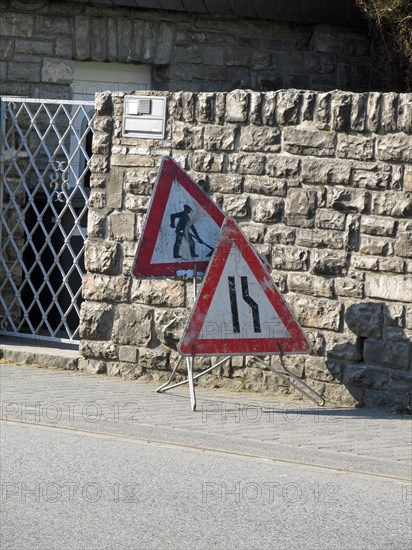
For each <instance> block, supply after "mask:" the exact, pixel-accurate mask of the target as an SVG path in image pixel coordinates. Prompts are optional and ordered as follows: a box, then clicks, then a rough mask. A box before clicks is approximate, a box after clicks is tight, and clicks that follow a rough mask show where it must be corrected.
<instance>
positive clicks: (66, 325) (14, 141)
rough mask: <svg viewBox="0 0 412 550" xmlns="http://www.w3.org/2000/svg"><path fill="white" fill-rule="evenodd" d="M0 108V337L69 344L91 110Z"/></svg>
mask: <svg viewBox="0 0 412 550" xmlns="http://www.w3.org/2000/svg"><path fill="white" fill-rule="evenodd" d="M0 108H1V114H0V116H1V138H2V144H1V146H0V150H1V158H0V161H1V162H0V164H1V166H0V178H1V179H0V212H1V214H2V215H1V220H0V251H1V254H0V275H2V277H0V334H5V335H12V336H19V337H26V338H27V337H30V338H37V339H41V340H51V341H59V342H76V341H78V339H79V316H80V301H81V280H82V276H83V274H84V267H83V252H84V241H85V238H86V231H85V227H86V226H85V222H86V220H87V208H88V193H87V189H86V187H85V185H84V180H85V176H86V174H87V173H88V172H89V166H90V157H91V155H90V151H88V150H86V137H87V135H88V133H89V132H93V118H94V102H93V101H69V100H48V99H23V98H18V97H3V98H0ZM79 119H82V120H84V121H86V124H79ZM76 239H77V241H76ZM79 239H80V240H79ZM2 279H3V280H2Z"/></svg>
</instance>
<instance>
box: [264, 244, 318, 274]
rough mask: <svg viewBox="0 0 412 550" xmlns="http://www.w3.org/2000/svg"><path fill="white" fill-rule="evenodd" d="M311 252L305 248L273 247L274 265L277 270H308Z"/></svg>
mask: <svg viewBox="0 0 412 550" xmlns="http://www.w3.org/2000/svg"><path fill="white" fill-rule="evenodd" d="M308 262H309V251H308V250H307V249H305V248H297V247H296V246H294V247H289V246H281V245H277V246H273V248H272V265H273V267H274V268H275V269H283V270H290V271H304V270H306V269H307V268H308Z"/></svg>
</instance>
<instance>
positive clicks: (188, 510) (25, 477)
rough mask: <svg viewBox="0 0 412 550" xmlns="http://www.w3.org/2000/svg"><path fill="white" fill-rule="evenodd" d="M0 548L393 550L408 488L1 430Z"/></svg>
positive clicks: (76, 436) (117, 442)
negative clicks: (0, 511) (0, 494)
mask: <svg viewBox="0 0 412 550" xmlns="http://www.w3.org/2000/svg"><path fill="white" fill-rule="evenodd" d="M1 482H2V487H1V488H2V497H1V507H2V521H1V549H2V550H11V549H13V550H25V549H30V550H33V549H35V550H40V549H47V550H50V549H58V550H80V549H82V550H92V549H93V550H97V549H98V550H103V549H105V550H106V549H116V550H118V549H120V550H123V549H134V550H137V549H142V550H149V549H156V550H163V549H168V550H170V549H172V550H174V549H191V548H196V549H197V550H202V549H209V548H211V549H227V550H231V549H247V550H252V549H259V550H261V549H266V548H271V549H277V550H283V549H285V550H286V549H287V550H294V549H307V550H315V549H316V550H322V549H325V550H334V549H336V550H365V549H366V550H386V549H388V550H404V549H409V548H410V541H411V538H412V527H411V517H412V513H411V511H412V510H411V506H412V491H411V489H412V486H411V485H410V483H409V484H408V483H406V482H405V481H404V480H401V479H393V478H390V477H384V476H378V475H366V474H358V473H350V472H347V471H345V472H343V471H339V470H337V469H333V468H321V467H314V466H305V465H302V464H293V463H285V462H278V461H276V460H271V459H268V458H251V457H244V456H241V455H237V454H229V453H224V452H213V451H201V450H196V449H194V448H193V447H190V446H189V445H187V446H185V445H180V446H179V445H165V444H160V443H156V442H144V441H141V440H137V439H133V438H131V437H128V436H127V435H125V434H120V435H114V434H101V433H100V434H93V433H90V432H84V431H81V430H73V429H71V430H68V429H65V428H64V427H61V426H52V427H50V426H42V425H41V424H25V423H21V422H4V423H2V424H1Z"/></svg>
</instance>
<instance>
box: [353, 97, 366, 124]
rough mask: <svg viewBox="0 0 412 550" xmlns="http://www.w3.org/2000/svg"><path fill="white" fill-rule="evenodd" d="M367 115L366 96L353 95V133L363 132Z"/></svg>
mask: <svg viewBox="0 0 412 550" xmlns="http://www.w3.org/2000/svg"><path fill="white" fill-rule="evenodd" d="M367 113H368V94H353V96H352V112H351V124H350V125H351V129H352V130H355V132H364V131H365V129H366V120H367Z"/></svg>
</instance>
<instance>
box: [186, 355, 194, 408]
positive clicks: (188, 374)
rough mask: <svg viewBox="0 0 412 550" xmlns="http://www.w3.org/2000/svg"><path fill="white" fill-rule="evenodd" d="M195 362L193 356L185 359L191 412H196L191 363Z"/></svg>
mask: <svg viewBox="0 0 412 550" xmlns="http://www.w3.org/2000/svg"><path fill="white" fill-rule="evenodd" d="M194 361H195V358H194V356H193V355H192V357H186V365H187V378H188V380H189V392H190V404H191V406H192V411H195V410H196V393H195V384H194V381H193V363H194Z"/></svg>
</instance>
